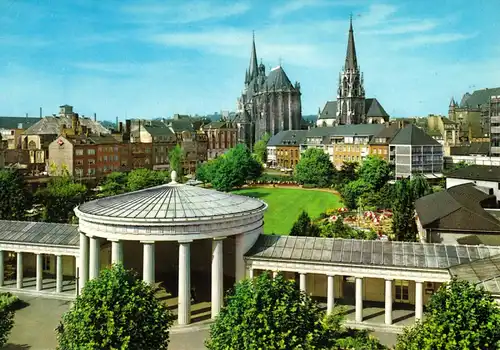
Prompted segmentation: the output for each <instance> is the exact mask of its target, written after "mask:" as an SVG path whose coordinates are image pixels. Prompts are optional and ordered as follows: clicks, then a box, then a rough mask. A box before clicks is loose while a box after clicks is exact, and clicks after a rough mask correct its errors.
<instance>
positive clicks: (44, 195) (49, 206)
mask: <svg viewBox="0 0 500 350" xmlns="http://www.w3.org/2000/svg"><path fill="white" fill-rule="evenodd" d="M87 191H88V190H87V187H86V186H85V185H84V184H81V183H78V182H74V181H73V179H72V178H70V177H69V176H62V177H60V178H54V179H51V181H50V182H49V184H48V185H47V187H46V188H43V189H40V190H38V191H37V192H36V194H35V196H36V198H37V202H38V203H40V204H42V205H43V207H44V208H43V212H42V220H43V221H47V222H61V223H71V222H72V221H73V218H74V217H75V213H74V212H73V209H74V208H75V207H76V206H78V205H80V204H82V203H83V202H84V201H85V199H86V198H87Z"/></svg>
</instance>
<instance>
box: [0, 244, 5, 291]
mask: <svg viewBox="0 0 500 350" xmlns="http://www.w3.org/2000/svg"><path fill="white" fill-rule="evenodd" d="M3 259H4V257H3V250H0V287H2V286H3V284H4V276H5V272H4V260H3Z"/></svg>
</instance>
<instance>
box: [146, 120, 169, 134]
mask: <svg viewBox="0 0 500 350" xmlns="http://www.w3.org/2000/svg"><path fill="white" fill-rule="evenodd" d="M141 127H142V128H144V130H146V131H147V132H148V133H149V134H151V136H153V137H154V136H167V137H168V136H173V135H174V133H173V132H172V130H171V129H170V128H169V127H168V126H167V125H165V124H163V123H159V122H155V123H151V125H141Z"/></svg>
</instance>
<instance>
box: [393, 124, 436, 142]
mask: <svg viewBox="0 0 500 350" xmlns="http://www.w3.org/2000/svg"><path fill="white" fill-rule="evenodd" d="M390 144H391V145H411V146H434V145H436V146H439V145H440V143H439V142H437V141H436V140H434V139H433V138H432V137H431V136H429V135H428V134H427V133H426V132H425V131H423V130H422V129H420V128H419V127H418V126H415V125H413V124H409V125H407V126H405V127H404V128H403V129H402V130H401V131H399V132H398V133H397V134H396V136H394V138H393V139H392V141H391V142H390Z"/></svg>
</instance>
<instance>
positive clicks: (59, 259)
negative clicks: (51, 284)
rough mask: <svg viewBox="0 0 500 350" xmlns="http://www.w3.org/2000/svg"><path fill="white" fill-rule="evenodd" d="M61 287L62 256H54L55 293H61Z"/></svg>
mask: <svg viewBox="0 0 500 350" xmlns="http://www.w3.org/2000/svg"><path fill="white" fill-rule="evenodd" d="M62 285H63V266H62V256H61V255H56V293H61V292H62Z"/></svg>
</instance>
